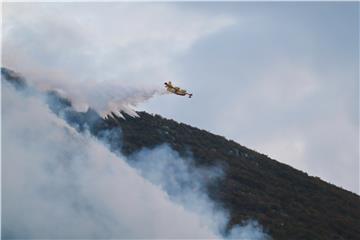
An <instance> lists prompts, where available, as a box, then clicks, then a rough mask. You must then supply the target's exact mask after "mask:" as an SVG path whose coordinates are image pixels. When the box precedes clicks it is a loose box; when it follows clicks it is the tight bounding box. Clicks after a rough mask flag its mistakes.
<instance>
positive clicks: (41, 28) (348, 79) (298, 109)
mask: <svg viewBox="0 0 360 240" xmlns="http://www.w3.org/2000/svg"><path fill="white" fill-rule="evenodd" d="M2 33H3V39H2V42H3V43H2V46H3V49H2V50H3V65H5V66H8V67H11V68H13V69H14V70H17V71H19V72H21V73H23V75H25V76H27V77H28V78H32V79H35V80H38V79H39V78H43V82H46V81H48V82H49V83H50V82H51V81H53V82H55V83H56V81H54V79H58V80H60V82H61V83H62V84H60V85H61V87H64V85H66V86H74V85H72V84H74V83H75V82H76V83H77V84H76V86H78V85H79V84H80V86H81V85H82V86H88V85H91V86H93V85H94V82H95V83H101V84H106V82H112V83H114V82H116V83H120V85H121V84H122V85H124V86H125V85H126V86H129V85H131V86H137V87H138V86H144V88H146V89H149V88H154V86H155V88H158V87H159V86H161V87H162V84H163V82H165V81H167V80H171V81H173V82H174V83H175V84H179V85H181V86H182V87H185V88H187V89H188V90H189V91H190V92H192V93H193V94H194V96H193V98H192V99H188V98H182V97H177V96H172V95H165V96H157V97H155V98H152V99H151V100H150V101H148V102H146V103H143V104H140V105H139V106H138V107H137V109H139V110H146V111H148V112H151V113H157V114H160V115H162V116H164V117H167V118H172V119H175V120H177V121H179V122H184V123H188V124H190V125H193V126H196V127H199V128H202V129H206V130H209V131H211V132H213V133H216V134H219V135H223V136H225V137H226V138H229V139H233V140H235V141H237V142H239V143H240V144H242V145H245V146H247V147H249V148H251V149H255V150H257V151H259V152H262V153H264V154H267V155H268V156H270V157H272V158H274V159H276V160H279V161H281V162H283V163H287V164H289V165H291V166H293V167H296V168H298V169H301V170H303V171H305V172H307V173H309V174H311V175H316V176H320V177H321V178H322V179H324V180H326V181H329V182H331V183H334V184H336V185H338V186H342V187H344V188H346V189H348V190H351V191H354V192H358V193H359V151H358V148H359V141H358V133H359V121H358V118H359V99H358V95H359V83H358V79H359V73H358V69H359V3H356V2H353V3H325V2H324V3H311V2H309V3H271V2H270V3H243V2H238V3H173V4H164V3H146V4H144V3H137V4H127V3H111V4H109V3H108V4H99V3H97V4H96V3H81V4H73V3H67V4H49V3H48V4H4V6H3V31H2ZM44 80H45V81H44ZM64 82H66V84H64ZM90 82H91V84H89V83H90ZM58 83H59V81H58ZM60 85H59V84H55V85H54V86H55V87H60ZM95 85H96V84H95ZM65 88H66V87H65ZM89 89H91V88H89ZM89 89H88V91H90V90H89ZM124 89H127V88H124ZM82 90H83V89H82V88H81V89H80V91H78V92H77V93H74V95H76V94H77V95H81V91H82ZM119 92H123V89H121V88H119ZM119 94H120V93H119ZM84 95H85V93H84ZM95 95H96V94H95ZM105 95H106V93H105ZM89 96H94V95H92V94H90V95H89ZM104 98H105V99H106V97H104ZM90 105H91V104H90Z"/></svg>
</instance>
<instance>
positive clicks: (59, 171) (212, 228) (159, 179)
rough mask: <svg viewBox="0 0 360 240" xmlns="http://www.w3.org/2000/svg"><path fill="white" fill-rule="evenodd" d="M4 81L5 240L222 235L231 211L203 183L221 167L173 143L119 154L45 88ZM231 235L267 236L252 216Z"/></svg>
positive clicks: (238, 236)
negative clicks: (199, 165) (58, 108)
mask: <svg viewBox="0 0 360 240" xmlns="http://www.w3.org/2000/svg"><path fill="white" fill-rule="evenodd" d="M3 83H4V84H3V85H2V88H3V92H2V93H3V96H2V97H3V98H2V99H3V100H2V106H3V107H2V116H3V121H2V123H3V126H2V131H3V132H2V133H3V136H4V139H6V140H5V141H4V142H3V146H2V147H3V148H2V149H3V155H2V167H3V170H4V171H3V173H4V175H3V178H2V214H3V219H4V221H3V222H2V227H3V229H2V230H3V232H2V237H3V238H47V239H53V238H72V239H73V238H86V239H87V238H206V239H209V238H220V237H221V231H222V229H224V227H225V225H226V223H227V217H228V216H227V214H226V213H224V212H222V211H219V210H215V207H214V205H213V203H212V202H211V201H210V200H209V199H208V198H207V196H206V194H205V193H204V189H203V186H204V185H203V184H204V183H205V182H206V181H211V180H212V179H214V178H218V177H221V171H220V172H219V171H218V168H214V169H200V170H196V169H192V165H191V163H189V162H187V161H189V160H187V161H185V160H184V159H182V158H180V157H179V155H177V154H176V153H175V152H173V151H172V150H171V149H169V148H168V147H166V146H165V147H164V146H160V147H159V148H157V149H155V150H143V151H140V152H139V153H136V154H135V155H133V156H132V157H131V159H126V158H125V157H124V156H122V155H121V154H119V153H118V154H117V155H114V154H113V153H111V152H109V150H108V149H107V148H106V147H105V146H104V145H103V144H101V143H100V142H98V141H97V140H96V139H94V138H93V137H91V136H90V135H88V134H85V135H80V134H79V133H77V132H76V131H75V130H74V129H73V128H71V127H69V126H68V125H67V123H66V122H64V121H63V120H61V119H59V118H58V117H56V115H55V114H53V113H52V112H50V110H49V108H48V107H47V106H46V105H45V104H44V103H43V99H42V95H41V94H38V95H35V96H34V95H33V94H34V93H31V94H29V93H28V94H24V93H20V92H16V91H15V90H14V89H13V88H12V87H11V86H9V84H8V83H7V82H3ZM126 162H132V163H133V164H132V165H133V167H135V168H136V169H137V171H139V173H140V174H141V175H142V176H144V177H145V178H143V177H141V176H140V175H139V174H138V173H137V172H136V171H135V170H134V169H133V168H130V167H129V166H128V165H127V163H126ZM204 176H206V177H207V180H206V181H205V180H204ZM146 179H149V180H150V182H152V183H150V182H149V181H148V180H146ZM191 182H193V183H192V184H191ZM183 186H187V187H183ZM229 237H235V238H239V239H247V238H251V239H264V238H267V235H266V234H264V233H263V232H262V230H261V227H260V226H258V225H256V223H254V222H250V223H248V224H246V225H244V226H238V227H236V228H234V229H232V230H231V231H230V235H229ZM240 237H241V238H240Z"/></svg>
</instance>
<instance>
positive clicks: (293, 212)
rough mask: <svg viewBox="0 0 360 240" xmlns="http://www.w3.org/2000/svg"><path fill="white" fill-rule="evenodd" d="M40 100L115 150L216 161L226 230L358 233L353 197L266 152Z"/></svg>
mask: <svg viewBox="0 0 360 240" xmlns="http://www.w3.org/2000/svg"><path fill="white" fill-rule="evenodd" d="M1 73H2V79H4V80H6V81H7V82H10V83H11V84H12V85H14V86H15V87H16V88H17V89H20V90H21V89H25V88H26V87H27V85H26V81H25V79H24V78H22V77H20V76H18V75H17V74H16V73H15V72H13V71H11V70H9V69H6V68H2V69H1ZM47 103H48V105H49V107H50V109H51V110H52V111H53V112H54V113H55V114H58V115H61V116H62V117H63V118H64V119H65V120H66V121H67V122H68V123H69V124H70V125H72V126H74V127H75V128H76V129H77V130H78V131H80V132H82V131H89V132H90V133H91V134H92V135H94V136H95V137H97V138H99V139H101V138H102V137H103V136H104V134H106V133H109V132H111V135H110V136H109V135H107V142H108V143H109V148H110V150H112V151H114V152H117V151H118V152H121V153H122V154H124V155H127V156H130V155H131V154H134V153H136V152H137V151H139V150H141V149H144V148H150V149H151V148H154V147H156V146H159V145H161V144H168V145H169V146H170V147H171V148H172V149H173V150H175V151H176V152H178V153H179V154H180V155H181V156H184V157H192V158H193V159H194V161H195V162H194V163H195V165H197V166H215V165H221V167H222V168H223V170H224V173H225V177H224V178H222V179H221V180H219V181H217V182H216V183H215V184H211V185H209V186H208V188H207V192H208V195H209V197H210V198H211V199H212V200H213V201H215V202H216V203H217V204H219V205H220V206H221V207H223V208H224V209H226V210H228V211H229V213H230V223H229V228H230V227H231V226H233V225H236V224H242V223H243V222H244V221H247V220H248V219H256V220H258V221H259V222H260V224H261V225H263V226H264V228H265V230H266V231H268V232H269V234H270V235H271V236H272V237H273V238H274V239H359V238H360V230H359V229H358V226H360V220H359V216H360V198H359V196H358V195H356V194H355V193H352V192H350V191H347V190H345V189H342V188H339V187H337V186H335V185H332V184H329V183H326V182H324V181H323V180H321V179H320V178H318V177H312V176H308V175H307V174H306V173H304V172H302V171H299V170H297V169H295V168H293V167H291V166H288V165H286V164H283V163H280V162H278V161H276V160H274V159H271V158H270V157H268V156H267V155H264V154H261V153H258V152H256V151H254V150H251V149H249V148H246V147H244V146H242V145H240V144H238V143H236V142H234V141H232V140H228V139H226V138H225V137H222V136H219V135H215V134H212V133H209V132H207V131H205V130H201V129H199V128H195V127H192V126H189V125H186V124H183V123H178V122H176V121H174V120H171V119H166V118H163V117H161V116H160V115H157V114H155V115H152V114H148V113H146V112H137V113H138V115H139V117H136V118H133V117H130V116H128V115H127V114H123V116H124V117H123V118H121V117H119V116H117V115H115V114H114V113H112V114H110V115H108V116H107V117H105V118H102V117H101V116H100V115H99V114H98V113H96V112H95V111H94V110H92V109H89V110H88V111H87V112H77V111H75V110H74V109H72V107H71V101H69V100H68V99H65V98H62V97H61V96H59V95H58V94H57V93H56V92H51V91H50V92H47ZM54 103H56V104H54ZM79 123H80V124H79ZM114 130H115V131H114Z"/></svg>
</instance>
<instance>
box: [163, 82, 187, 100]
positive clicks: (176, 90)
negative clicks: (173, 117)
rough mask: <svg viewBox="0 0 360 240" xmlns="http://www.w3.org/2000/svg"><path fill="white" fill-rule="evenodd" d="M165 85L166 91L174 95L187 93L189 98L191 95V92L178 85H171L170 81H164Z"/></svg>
mask: <svg viewBox="0 0 360 240" xmlns="http://www.w3.org/2000/svg"><path fill="white" fill-rule="evenodd" d="M165 87H166V90H167V91H168V92H171V93H174V94H176V95H180V96H186V95H188V96H189V98H191V97H192V93H188V92H187V91H186V90H185V89H181V88H179V87H175V86H173V85H172V83H171V82H170V81H169V82H166V83H165Z"/></svg>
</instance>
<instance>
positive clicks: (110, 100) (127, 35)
mask: <svg viewBox="0 0 360 240" xmlns="http://www.w3.org/2000/svg"><path fill="white" fill-rule="evenodd" d="M2 19H3V31H2V34H3V35H2V46H3V53H2V54H3V56H2V60H3V66H5V67H8V68H11V69H14V70H16V71H18V72H21V73H22V74H24V75H25V76H26V77H27V79H28V80H29V81H30V82H31V83H32V84H35V85H36V86H37V87H41V88H43V89H47V90H49V89H52V90H53V89H57V90H59V91H60V92H62V93H63V94H64V95H65V96H66V97H67V98H70V99H71V100H72V102H73V104H74V106H75V107H76V109H77V110H86V109H87V107H89V106H91V107H92V108H94V109H95V110H96V111H98V112H99V113H101V114H102V115H104V114H106V113H108V112H109V111H114V110H116V111H119V110H120V111H121V110H122V111H125V112H128V113H130V115H135V112H134V111H132V108H133V107H134V106H136V105H137V104H139V103H141V102H143V101H146V100H148V99H149V98H151V97H153V96H155V95H157V94H164V90H163V83H164V82H165V81H168V80H176V71H177V69H176V67H175V66H174V65H173V64H172V62H173V61H174V59H176V58H177V57H179V56H181V54H182V53H184V52H185V51H187V50H188V49H189V48H190V47H191V46H192V45H193V44H194V43H195V42H196V41H198V40H199V39H201V38H202V37H204V36H207V35H209V34H211V33H213V32H216V31H218V30H220V29H222V28H223V27H226V26H229V25H231V24H232V23H233V22H234V20H233V19H231V18H229V17H225V16H209V15H206V14H200V13H195V12H191V11H187V10H181V8H177V7H175V6H174V5H172V4H160V3H157V4H145V3H142V4H141V3H137V4H136V3H4V4H3V18H2ZM179 81H180V80H178V79H177V82H179Z"/></svg>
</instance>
